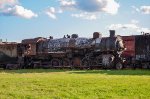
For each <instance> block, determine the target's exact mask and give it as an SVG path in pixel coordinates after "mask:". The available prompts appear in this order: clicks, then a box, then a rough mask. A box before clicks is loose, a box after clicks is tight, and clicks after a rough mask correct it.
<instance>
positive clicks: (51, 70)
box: [0, 69, 71, 74]
mask: <svg viewBox="0 0 150 99" xmlns="http://www.w3.org/2000/svg"><path fill="white" fill-rule="evenodd" d="M66 71H68V70H66V69H20V70H0V73H19V74H22V73H52V72H66ZM70 71H71V70H70Z"/></svg>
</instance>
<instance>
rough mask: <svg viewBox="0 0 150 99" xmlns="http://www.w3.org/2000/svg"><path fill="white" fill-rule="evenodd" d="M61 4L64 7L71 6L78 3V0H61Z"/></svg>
mask: <svg viewBox="0 0 150 99" xmlns="http://www.w3.org/2000/svg"><path fill="white" fill-rule="evenodd" d="M59 1H60V5H61V6H62V7H64V8H70V7H73V6H75V5H76V2H75V1H74V0H59Z"/></svg>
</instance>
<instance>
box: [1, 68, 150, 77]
mask: <svg viewBox="0 0 150 99" xmlns="http://www.w3.org/2000/svg"><path fill="white" fill-rule="evenodd" d="M54 72H66V73H67V74H105V75H141V76H142V75H148V76H150V70H141V69H138V70H71V69H21V70H0V73H11V74H14V73H18V74H22V73H54Z"/></svg>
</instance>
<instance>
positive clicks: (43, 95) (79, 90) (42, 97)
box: [0, 69, 150, 99]
mask: <svg viewBox="0 0 150 99" xmlns="http://www.w3.org/2000/svg"><path fill="white" fill-rule="evenodd" d="M24 98H25V99H63V98H64V99H105V98H106V99H150V71H149V70H119V71H118V70H49V69H46V70H43V69H39V70H37V69H36V70H0V99H24Z"/></svg>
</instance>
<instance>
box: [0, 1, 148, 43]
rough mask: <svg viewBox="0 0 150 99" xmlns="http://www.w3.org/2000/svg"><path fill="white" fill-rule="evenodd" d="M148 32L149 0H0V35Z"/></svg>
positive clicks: (16, 37) (18, 38)
mask: <svg viewBox="0 0 150 99" xmlns="http://www.w3.org/2000/svg"><path fill="white" fill-rule="evenodd" d="M109 29H115V30H116V32H117V33H116V34H117V35H136V34H140V32H141V31H144V32H150V0H0V38H2V39H3V40H4V41H5V40H6V39H7V40H8V41H17V42H18V41H21V40H22V39H25V38H34V37H39V36H40V37H49V36H50V35H52V36H53V37H54V38H60V37H63V35H65V34H73V33H77V34H79V36H81V37H92V34H93V32H95V31H98V32H101V33H102V35H103V36H108V35H109V32H108V30H109Z"/></svg>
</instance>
